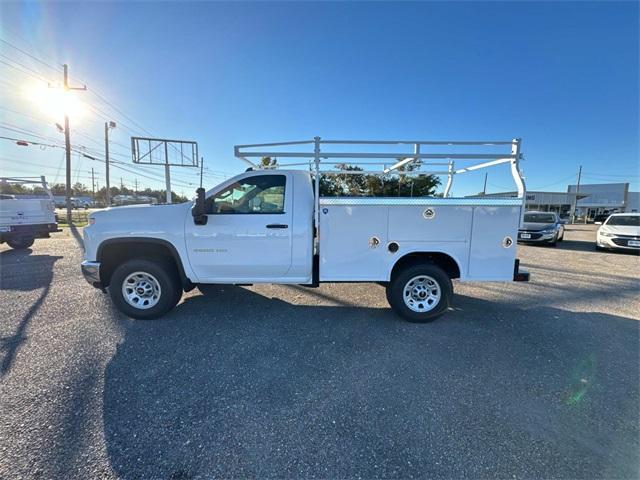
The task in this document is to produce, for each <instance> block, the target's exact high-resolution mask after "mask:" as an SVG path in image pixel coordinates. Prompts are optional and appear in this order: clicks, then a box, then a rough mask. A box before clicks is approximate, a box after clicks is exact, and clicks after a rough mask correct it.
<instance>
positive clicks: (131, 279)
mask: <svg viewBox="0 0 640 480" xmlns="http://www.w3.org/2000/svg"><path fill="white" fill-rule="evenodd" d="M161 292H162V290H161V288H160V282H158V280H157V279H156V277H154V276H153V275H151V274H150V273H147V272H134V273H132V274H130V275H128V276H127V277H126V278H125V279H124V281H123V282H122V296H123V297H124V299H125V301H126V302H127V303H128V304H129V305H131V306H132V307H135V308H139V309H141V310H146V309H148V308H151V307H153V306H155V305H157V304H158V301H159V300H160V295H161Z"/></svg>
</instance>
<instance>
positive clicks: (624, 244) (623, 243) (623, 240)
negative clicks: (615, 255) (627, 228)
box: [596, 235, 640, 252]
mask: <svg viewBox="0 0 640 480" xmlns="http://www.w3.org/2000/svg"><path fill="white" fill-rule="evenodd" d="M629 241H634V242H637V241H638V239H637V238H636V237H605V236H604V235H598V236H597V237H596V245H598V247H600V248H607V249H610V250H624V251H627V252H640V246H630V245H629Z"/></svg>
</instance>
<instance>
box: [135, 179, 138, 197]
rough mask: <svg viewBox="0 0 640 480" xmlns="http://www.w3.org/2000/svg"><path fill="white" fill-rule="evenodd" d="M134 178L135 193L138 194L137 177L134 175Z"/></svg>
mask: <svg viewBox="0 0 640 480" xmlns="http://www.w3.org/2000/svg"><path fill="white" fill-rule="evenodd" d="M134 180H135V183H136V189H135V194H136V195H138V177H136V178H135V179H134Z"/></svg>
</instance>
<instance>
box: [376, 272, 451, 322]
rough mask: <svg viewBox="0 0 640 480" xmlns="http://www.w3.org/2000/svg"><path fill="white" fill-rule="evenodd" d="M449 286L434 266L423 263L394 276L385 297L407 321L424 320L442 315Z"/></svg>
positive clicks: (448, 297) (427, 320)
mask: <svg viewBox="0 0 640 480" xmlns="http://www.w3.org/2000/svg"><path fill="white" fill-rule="evenodd" d="M452 296H453V285H452V284H451V279H450V278H449V276H448V275H447V274H446V273H445V272H444V270H442V269H441V268H440V267H438V266H437V265H433V264H429V263H424V264H418V265H413V266H410V267H407V268H405V269H403V270H402V271H400V272H399V273H397V274H396V275H394V277H393V278H392V279H391V282H389V285H388V286H387V300H388V301H389V304H390V305H391V308H393V310H395V312H396V313H397V314H399V315H400V316H401V317H403V318H405V319H406V320H408V321H410V322H415V323H426V322H430V321H432V320H434V319H435V318H437V317H438V316H440V315H442V314H443V313H444V312H445V311H446V310H447V308H448V307H449V305H450V304H451V297H452Z"/></svg>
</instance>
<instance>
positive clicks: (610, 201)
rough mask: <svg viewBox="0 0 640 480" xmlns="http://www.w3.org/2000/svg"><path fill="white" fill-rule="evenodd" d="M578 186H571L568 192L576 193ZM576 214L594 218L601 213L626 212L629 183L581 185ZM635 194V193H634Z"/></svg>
mask: <svg viewBox="0 0 640 480" xmlns="http://www.w3.org/2000/svg"><path fill="white" fill-rule="evenodd" d="M577 189H578V187H577V186H576V185H569V186H568V187H567V192H575V191H576V190H577ZM579 192H580V195H581V196H582V195H583V194H584V195H586V196H585V197H584V198H581V199H579V200H578V204H577V205H576V214H577V215H579V216H584V215H587V217H589V218H593V217H594V216H595V215H597V214H599V213H611V212H626V211H627V207H628V200H629V184H628V183H593V184H585V185H582V184H581V185H580V189H579ZM632 193H633V192H632Z"/></svg>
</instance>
